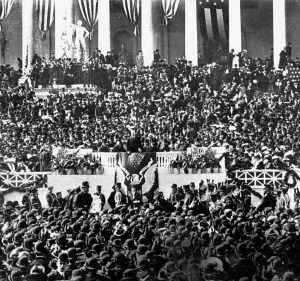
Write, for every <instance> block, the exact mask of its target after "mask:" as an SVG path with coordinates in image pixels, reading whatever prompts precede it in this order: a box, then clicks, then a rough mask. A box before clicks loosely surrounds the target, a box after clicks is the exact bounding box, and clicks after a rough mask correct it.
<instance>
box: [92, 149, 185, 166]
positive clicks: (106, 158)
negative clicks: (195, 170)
mask: <svg viewBox="0 0 300 281" xmlns="http://www.w3.org/2000/svg"><path fill="white" fill-rule="evenodd" d="M117 154H118V153H117V152H94V153H93V154H92V156H93V158H94V159H95V160H97V161H99V163H100V164H101V165H102V166H103V167H104V168H114V167H116V166H117ZM182 157H183V152H182V151H171V152H157V153H156V162H157V166H158V167H160V168H168V167H170V164H171V161H172V160H176V159H181V158H182Z"/></svg>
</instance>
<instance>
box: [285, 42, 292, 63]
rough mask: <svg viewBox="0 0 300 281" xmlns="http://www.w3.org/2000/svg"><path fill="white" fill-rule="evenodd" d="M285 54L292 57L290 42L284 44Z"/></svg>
mask: <svg viewBox="0 0 300 281" xmlns="http://www.w3.org/2000/svg"><path fill="white" fill-rule="evenodd" d="M286 55H287V57H288V58H289V59H290V58H291V57H292V43H291V42H289V43H288V45H287V46H286Z"/></svg>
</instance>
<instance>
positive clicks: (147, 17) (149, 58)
mask: <svg viewBox="0 0 300 281" xmlns="http://www.w3.org/2000/svg"><path fill="white" fill-rule="evenodd" d="M152 7H153V0H147V1H141V29H142V30H141V37H142V51H143V55H144V65H145V66H150V65H151V64H152V62H153V52H154V46H153V44H154V38H153V37H154V34H153V33H154V30H153V20H152ZM133 59H134V63H135V58H133Z"/></svg>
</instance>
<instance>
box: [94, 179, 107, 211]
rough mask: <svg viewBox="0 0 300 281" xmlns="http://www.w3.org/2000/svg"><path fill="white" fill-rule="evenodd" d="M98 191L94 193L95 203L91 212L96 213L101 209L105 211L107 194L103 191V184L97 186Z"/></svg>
mask: <svg viewBox="0 0 300 281" xmlns="http://www.w3.org/2000/svg"><path fill="white" fill-rule="evenodd" d="M96 191H97V192H96V193H94V196H93V203H92V206H91V212H92V213H95V214H99V213H100V212H101V211H103V208H104V205H105V202H106V199H105V195H104V194H103V193H102V186H101V185H97V186H96Z"/></svg>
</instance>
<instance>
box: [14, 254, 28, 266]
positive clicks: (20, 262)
mask: <svg viewBox="0 0 300 281" xmlns="http://www.w3.org/2000/svg"><path fill="white" fill-rule="evenodd" d="M17 266H18V267H22V268H24V267H28V266H29V260H28V257H26V256H21V257H20V258H19V260H18V262H17Z"/></svg>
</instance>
